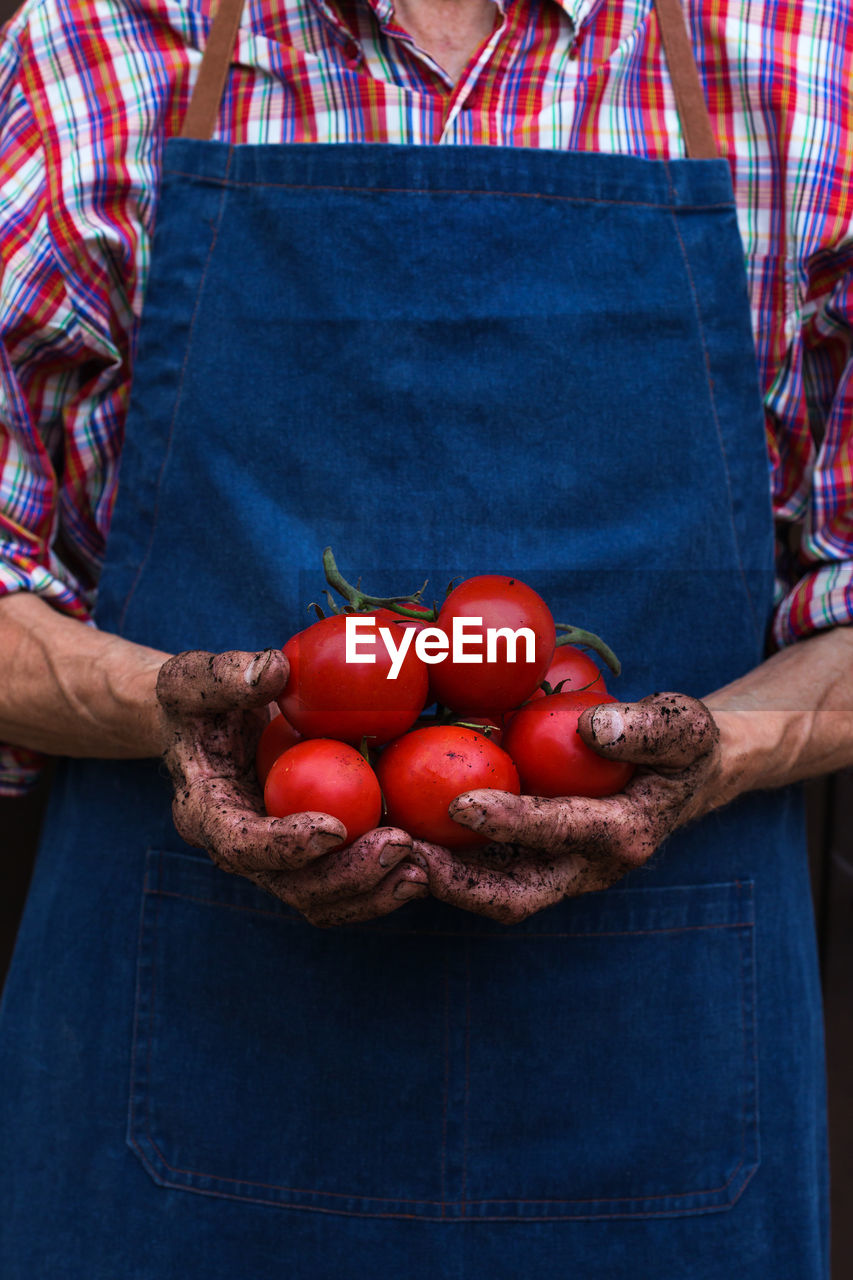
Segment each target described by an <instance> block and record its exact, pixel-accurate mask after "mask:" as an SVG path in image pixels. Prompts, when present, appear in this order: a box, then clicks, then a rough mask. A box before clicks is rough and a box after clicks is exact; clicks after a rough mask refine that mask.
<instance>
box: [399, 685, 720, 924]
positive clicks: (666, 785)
mask: <svg viewBox="0 0 853 1280" xmlns="http://www.w3.org/2000/svg"><path fill="white" fill-rule="evenodd" d="M578 728H579V731H580V733H581V736H582V737H583V739H584V740H585V742H586V743H587V744H588V745H589V746H591V747H593V748H594V749H595V750H596V751H597V752H599V753H600V754H601V755H602V756H609V757H611V758H612V759H615V760H627V761H630V762H632V763H634V764H636V765H637V766H638V768H637V771H636V773H635V774H634V776H633V777H632V779H631V781H630V782H629V783H628V785H627V786H626V787H625V789H624V791H621V792H619V793H618V794H616V795H613V796H607V797H605V798H603V799H587V798H584V797H578V796H573V797H565V798H558V799H542V798H540V797H535V796H515V795H510V794H508V793H507V792H504V791H487V790H485V791H470V792H466V793H465V794H463V795H460V796H458V797H457V798H456V799H455V800H454V801H453V803H452V804H451V806H450V813H451V814H452V816H453V817H454V818H455V819H456V821H457V822H460V823H461V824H462V825H463V826H466V827H470V828H471V830H472V831H476V832H478V833H479V834H481V835H485V836H488V837H489V839H490V840H491V841H492V843H491V844H489V845H486V846H483V847H482V848H475V849H473V850H470V851H467V850H466V851H465V852H464V853H455V854H454V853H451V852H450V851H449V850H447V849H444V848H439V847H438V846H436V845H430V844H425V843H423V842H421V841H415V850H416V851H418V852H420V853H421V854H422V855H423V856H424V857H425V858H426V860H427V863H428V866H429V886H430V891H431V893H432V894H433V896H434V897H436V898H440V899H441V900H443V901H444V902H447V903H450V904H452V905H453V906H456V907H461V908H463V909H464V910H467V911H473V912H475V913H477V914H479V915H485V916H489V917H491V918H492V919H494V920H498V921H501V922H503V923H506V924H513V923H517V922H518V921H521V920H525V919H526V918H527V917H528V916H530V915H533V914H534V913H535V912H537V911H540V910H542V909H543V908H544V907H548V906H552V905H553V904H554V903H557V902H560V901H561V900H562V899H563V898H567V897H575V896H578V895H579V894H582V893H590V892H594V891H596V890H599V889H605V888H608V887H609V886H610V885H612V884H614V883H615V882H616V881H617V880H619V879H621V878H622V876H624V875H626V874H627V872H629V871H632V870H634V869H635V868H637V867H641V866H642V865H643V864H644V863H645V862H647V861H648V859H649V858H650V857H651V855H652V854H653V853H654V851H655V850H656V849H657V848H658V846H659V845H660V843H661V841H663V840H664V839H665V838H666V836H668V835H669V834H670V832H672V831H674V830H675V829H676V827H679V826H682V825H683V824H684V823H685V822H688V821H689V820H690V819H691V818H694V817H698V816H699V815H700V814H701V813H703V812H705V810H706V809H708V808H710V807H711V806H712V804H713V796H714V791H715V783H716V779H717V777H718V774H719V770H720V746H719V739H720V735H719V731H718V728H717V725H716V723H715V721H714V719H713V717H712V715H711V713H710V711H709V710H708V708H707V707H706V706H705V704H704V703H702V702H699V701H698V700H697V699H695V698H689V697H687V696H686V695H685V694H679V693H656V694H653V695H652V696H651V697H648V698H643V699H642V700H641V701H639V702H633V703H630V702H627V703H605V704H601V705H599V706H597V707H590V708H588V709H587V710H586V711H584V713H583V715H582V716H581V718H580V720H579V722H578Z"/></svg>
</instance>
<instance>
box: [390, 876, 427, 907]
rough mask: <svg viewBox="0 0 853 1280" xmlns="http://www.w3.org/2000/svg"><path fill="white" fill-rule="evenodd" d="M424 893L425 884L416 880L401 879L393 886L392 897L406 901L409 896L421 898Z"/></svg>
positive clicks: (424, 895)
mask: <svg viewBox="0 0 853 1280" xmlns="http://www.w3.org/2000/svg"><path fill="white" fill-rule="evenodd" d="M426 893H427V887H426V885H425V884H422V883H421V882H420V881H418V880H401V881H400V883H399V884H398V885H396V886H395V888H394V897H395V898H396V899H397V901H398V902H407V901H408V900H409V898H423V897H426Z"/></svg>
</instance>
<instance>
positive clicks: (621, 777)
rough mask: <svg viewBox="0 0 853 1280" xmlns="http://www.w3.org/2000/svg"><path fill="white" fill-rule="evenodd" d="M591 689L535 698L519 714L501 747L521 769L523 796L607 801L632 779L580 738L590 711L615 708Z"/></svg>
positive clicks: (630, 769) (628, 767) (629, 770)
mask: <svg viewBox="0 0 853 1280" xmlns="http://www.w3.org/2000/svg"><path fill="white" fill-rule="evenodd" d="M616 701H617V699H616V698H614V697H612V696H611V695H610V694H609V693H598V692H595V691H593V690H591V689H585V690H583V691H576V692H574V693H554V694H551V695H550V696H548V697H546V698H537V699H536V701H535V702H529V703H528V704H527V706H526V707H522V708H521V709H520V710H519V711H517V712H516V713H515V715H514V716H513V718H512V722H511V723H510V724H509V725H507V727H506V728H505V730H504V736H503V747H504V750H505V751H507V752H508V753H509V755H510V756H512V758H513V760H514V761H515V763H516V765H517V767H518V773H519V777H520V778H521V786H522V790H523V791H524V794H525V795H531V796H609V795H613V793H614V792H616V791H621V790H622V789H623V787H624V786H625V785H626V783H627V782H628V780H629V779H630V778H631V776H632V774H633V773H634V766H633V765H632V764H626V763H625V762H624V761H622V760H605V759H604V757H603V756H600V755H598V754H597V752H595V751H593V750H592V748H591V747H588V746H587V745H586V743H585V742H584V740H583V738H582V737H581V736H580V734H579V733H578V731H577V729H578V717H579V716H580V714H581V712H582V711H583V710H584V709H585V708H586V707H595V706H598V705H600V704H601V703H602V702H616Z"/></svg>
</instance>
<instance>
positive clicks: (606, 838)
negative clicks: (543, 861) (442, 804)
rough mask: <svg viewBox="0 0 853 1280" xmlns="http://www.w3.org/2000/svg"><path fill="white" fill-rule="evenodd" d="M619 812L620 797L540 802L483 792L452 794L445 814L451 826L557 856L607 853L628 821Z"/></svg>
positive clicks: (571, 798) (621, 809) (574, 797)
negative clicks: (595, 850)
mask: <svg viewBox="0 0 853 1280" xmlns="http://www.w3.org/2000/svg"><path fill="white" fill-rule="evenodd" d="M624 794H625V793H622V795H624ZM623 809H624V810H627V805H625V803H624V801H623V800H622V797H621V795H620V796H608V797H607V798H606V799H604V800H593V799H589V798H588V797H585V796H572V797H567V798H560V799H544V798H542V797H541V796H516V795H512V794H511V793H510V792H508V791H491V790H488V789H486V790H480V791H466V792H464V793H463V794H462V795H460V796H457V797H456V799H455V800H453V801H452V802H451V804H450V809H449V812H450V815H451V817H452V818H453V819H454V820H455V821H456V822H459V823H461V825H462V826H465V827H469V828H470V829H471V830H472V831H476V832H477V833H478V834H479V835H483V836H487V837H488V838H489V839H490V840H497V841H500V842H501V843H503V844H517V845H522V846H524V847H525V848H527V849H536V850H540V851H543V852H554V853H557V852H561V851H563V852H570V851H573V850H576V849H579V848H581V847H582V848H584V849H586V848H587V846H588V845H589V844H590V843H591V844H593V845H599V846H601V852H610V850H611V848H612V846H613V844H614V838H613V837H614V833H617V832H618V833H621V828H622V826H623V825H625V823H626V822H627V821H628V820H629V818H628V814H627V812H625V813H624V814H623Z"/></svg>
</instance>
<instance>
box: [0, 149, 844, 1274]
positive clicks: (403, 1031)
mask: <svg viewBox="0 0 853 1280" xmlns="http://www.w3.org/2000/svg"><path fill="white" fill-rule="evenodd" d="M326 544H331V545H332V547H333V548H334V549H335V551H336V553H337V556H338V559H339V562H340V564H341V567H342V568H343V570H344V571H345V572H346V573H348V574H349V575H351V576H355V575H357V574H359V573H360V574H361V575H362V577H363V580H364V582H365V584H366V585H369V587H370V588H371V589H374V590H376V591H378V592H383V591H385V590H399V589H401V588H402V589H410V588H413V587H414V586H416V585H417V584H419V583H420V582H421V581H422V580H423V578H424V577H426V576H427V575H429V577H430V582H431V585H432V587H433V588H434V589H435V590H436V591H437V592H440V591H441V590H443V588H444V586H445V584H446V582H447V581H448V580H449V579H450V578H452V577H454V576H458V575H468V574H472V573H476V572H481V571H489V572H502V573H511V574H516V575H519V576H521V577H522V578H523V579H524V580H526V581H528V582H529V583H531V585H533V586H534V587H536V588H537V589H538V590H539V591H540V592H541V593H542V594H543V595H544V596H545V597H546V598H547V600H548V601H549V602H550V604H551V606H552V608H553V611H554V613H555V615H556V617H557V618H558V619H563V620H568V621H573V622H577V623H580V624H582V625H585V626H588V627H591V628H592V629H594V630H597V631H598V632H600V633H601V634H603V635H604V636H605V637H606V638H607V639H608V640H609V641H610V643H611V644H612V645H613V647H614V648H615V649H616V650H617V652H618V653H619V654H620V655H621V657H622V660H623V663H624V675H623V676H622V677H621V678H620V680H618V681H613V682H612V688H613V690H614V691H615V692H616V693H617V694H618V695H619V696H620V697H624V698H634V697H639V696H642V695H644V694H646V693H649V692H651V691H652V690H654V689H658V688H664V689H679V690H683V691H685V692H687V693H690V694H694V695H699V696H701V695H703V694H705V693H707V692H709V691H710V690H712V689H714V688H716V687H718V686H720V685H722V684H724V683H725V682H727V681H729V680H731V679H732V678H734V677H736V676H739V675H741V674H742V673H743V672H745V671H747V670H749V669H750V668H752V667H753V666H755V665H756V664H757V663H759V662H760V661H761V658H762V654H763V652H764V644H765V636H766V631H767V625H768V620H769V618H770V612H771V603H772V529H771V511H770V499H769V488H768V463H767V455H766V451H765V443H764V432H763V415H762V407H761V401H760V396H759V390H758V385H757V376H756V366H755V360H754V352H753V345H752V336H751V331H750V320H749V311H748V304H747V293H746V284H745V278H744V268H743V258H742V247H741V242H740V239H739V235H738V229H737V222H736V216H735V209H734V206H733V199H732V190H731V185H730V180H729V174H728V170H727V166H726V164H725V163H724V162H723V161H721V160H713V159H712V160H701V159H700V160H693V159H691V160H676V161H673V162H663V161H647V160H643V159H638V158H635V157H631V156H619V155H591V154H567V153H559V152H541V151H531V150H525V149H515V150H510V149H500V148H495V149H491V148H470V149H469V148H466V149H449V148H448V149H445V148H441V147H408V146H372V145H361V146H355V145H342V146H334V147H333V146H322V145H319V146H317V145H303V146H278V145H274V146H240V147H231V146H228V145H224V144H220V143H216V142H207V141H196V140H188V139H186V138H180V139H174V140H172V141H170V142H169V143H168V145H167V147H166V155H165V172H164V179H163V190H162V198H161V201H160V205H159V211H158V218H157V231H156V239H155V247H154V255H153V266H152V270H151V276H150V284H149V287H148V293H147V297H146V303H145V315H144V321H143V326H142V332H141V338H140V342H139V348H138V358H137V363H136V377H135V383H134V391H133V396H132V406H131V411H130V417H129V422H128V428H127V440H126V445H125V450H124V456H123V461H122V474H121V492H120V495H119V499H118V504H117V509H116V512H115V518H114V523H113V528H112V533H111V540H110V548H109V559H108V564H107V566H106V570H105V573H104V577H103V583H102V588H101V594H100V604H99V615H98V621H99V624H100V626H101V627H103V628H104V629H107V630H111V631H118V632H120V633H121V634H122V635H124V636H126V637H129V638H130V639H132V640H135V641H139V642H141V643H143V644H148V645H154V646H158V647H161V648H163V649H166V650H179V649H184V648H190V647H206V648H210V649H212V650H222V649H228V648H232V647H237V648H243V649H255V648H259V647H262V646H267V645H278V644H281V643H282V642H283V641H284V640H285V639H286V638H287V637H288V636H289V635H290V634H291V633H292V632H293V631H295V630H297V629H299V628H301V627H302V626H303V625H305V623H306V613H305V606H306V604H307V603H308V601H309V600H311V599H313V598H315V597H317V595H318V593H319V592H320V590H321V587H322V579H321V572H320V555H321V552H322V549H323V547H324V546H325V545H326ZM169 809H170V788H169V784H168V780H167V778H166V776H165V771H164V769H163V768H162V767H161V766H160V765H158V764H157V763H156V762H113V763H110V762H107V763H105V762H95V761H74V762H70V763H68V764H67V766H66V767H64V768H63V769H62V771H61V772H60V775H59V778H58V780H57V783H56V788H55V794H54V796H53V800H52V806H51V811H50V815H49V821H48V826H47V831H46V835H45V838H44V842H43V848H42V850H41V854H40V858H39V862H38V866H37V869H36V872H35V877H34V882H33V886H32V892H31V897H30V901H29V905H28V909H27V913H26V916H25V920H24V923H23V926H22V930H21V935H20V944H19V951H18V955H17V959H16V964H15V966H14V968H13V972H12V976H11V978H10V981H9V986H8V990H7V997H6V1003H5V1007H4V1014H3V1018H4V1022H3V1038H2V1050H0V1055H1V1056H0V1071H2V1078H3V1081H4V1088H3V1094H4V1101H3V1106H2V1112H0V1125H2V1128H0V1132H2V1135H3V1136H2V1144H3V1154H4V1159H3V1161H2V1168H0V1186H2V1195H3V1201H2V1225H0V1231H2V1233H3V1246H2V1255H1V1256H0V1270H2V1274H3V1275H4V1277H6V1280H34V1278H35V1277H50V1278H51V1280H62V1278H65V1277H73V1278H74V1280H131V1278H132V1280H163V1278H164V1277H174V1276H183V1275H188V1276H198V1277H204V1278H205V1280H234V1278H235V1277H238V1276H239V1277H241V1278H242V1277H252V1278H256V1280H267V1278H270V1280H271V1278H272V1277H280V1276H288V1277H296V1278H297V1280H302V1278H304V1280H309V1278H310V1280H313V1278H315V1277H323V1278H325V1277H329V1278H330V1280H331V1278H334V1280H363V1278H364V1277H365V1276H370V1275H374V1274H375V1275H378V1276H382V1277H395V1278H397V1277H399V1280H436V1278H437V1277H442V1278H444V1280H493V1278H494V1277H498V1278H504V1277H505V1278H506V1280H510V1278H511V1280H516V1278H517V1277H523V1278H524V1280H546V1278H547V1280H553V1277H555V1276H567V1277H568V1276H572V1277H574V1276H578V1277H581V1276H582V1277H584V1280H592V1278H599V1277H600V1278H601V1280H623V1278H625V1280H627V1278H628V1277H630V1278H631V1280H661V1277H664V1276H666V1277H678V1280H688V1278H689V1280H712V1278H713V1280H721V1278H723V1277H725V1280H729V1277H730V1276H733V1275H736V1276H737V1277H738V1280H759V1278H760V1280H770V1278H772V1280H812V1278H815V1280H817V1278H818V1277H824V1276H825V1275H826V1266H827V1262H826V1243H825V1227H826V1223H825V1205H826V1188H825V1151H824V1100H823V1094H822V1089H823V1084H822V1081H823V1068H822V1037H821V1016H820V993H819V988H818V979H817V974H816V966H815V954H814V943H813V931H812V916H811V905H810V895H809V882H808V876H807V867H806V859H805V854H804V840H803V824H802V815H801V808H800V803H799V798H798V796H797V795H796V794H795V793H792V792H777V793H774V794H765V795H750V796H747V797H744V798H742V799H741V800H739V801H738V802H737V803H735V804H733V805H731V806H730V807H728V808H727V809H725V810H723V811H721V812H718V813H715V814H712V815H711V816H709V817H707V818H705V819H704V820H703V821H701V822H699V823H697V824H695V825H694V826H692V827H690V828H689V829H687V830H685V831H681V832H679V833H678V834H676V835H675V836H673V837H672V838H671V839H670V840H669V841H667V842H666V844H665V845H664V847H663V848H662V849H661V850H660V851H659V852H658V853H657V854H656V856H655V857H654V858H653V860H652V862H651V864H650V865H649V866H648V867H646V868H644V869H643V870H641V871H637V872H635V873H633V874H631V875H630V876H628V877H627V878H626V879H625V880H624V881H622V882H621V883H620V884H619V885H618V887H615V888H613V889H611V890H608V891H607V892H605V893H600V894H595V895H590V896H587V897H584V898H580V899H578V900H576V901H566V902H565V903H563V904H561V905H560V906H557V907H554V908H552V909H550V910H547V911H544V912H542V913H541V914H539V915H536V916H534V917H533V918H532V919H530V920H528V921H527V922H526V923H524V924H522V925H519V926H516V927H513V928H506V927H503V926H499V925H497V924H494V923H492V922H489V921H487V920H484V919H481V918H479V917H476V916H474V915H471V914H468V913H465V912H462V911H459V910H455V909H453V908H450V907H446V906H444V905H442V904H438V903H436V902H434V901H430V900H427V901H424V902H419V903H414V904H409V905H407V906H405V907H403V908H401V909H400V910H399V911H397V912H396V913H395V914H392V915H391V916H389V917H387V918H386V919H383V920H379V921H375V922H372V923H369V924H364V925H359V926H357V927H352V928H345V929H338V930H334V931H322V930H317V929H315V928H313V927H311V926H310V925H308V924H307V923H305V922H304V921H303V919H302V918H301V916H300V915H299V914H298V913H297V912H296V911H294V910H291V909H289V908H287V907H286V906H284V905H282V904H280V903H278V902H277V901H275V900H273V899H272V898H270V897H267V896H265V895H264V894H263V893H262V892H260V891H258V890H256V889H255V888H254V887H253V886H252V885H251V884H250V883H249V882H248V881H246V880H243V879H241V878H239V877H236V876H228V875H225V874H223V873H222V872H220V871H219V870H217V869H216V868H215V867H214V866H213V865H212V864H211V863H210V862H209V860H208V859H207V857H206V856H205V855H204V854H203V853H202V852H200V851H199V850H196V849H191V848H189V847H188V846H186V845H185V844H183V842H182V841H181V840H180V839H179V838H178V837H177V836H176V834H175V832H174V830H173V828H172V824H171V820H170V812H169Z"/></svg>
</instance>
